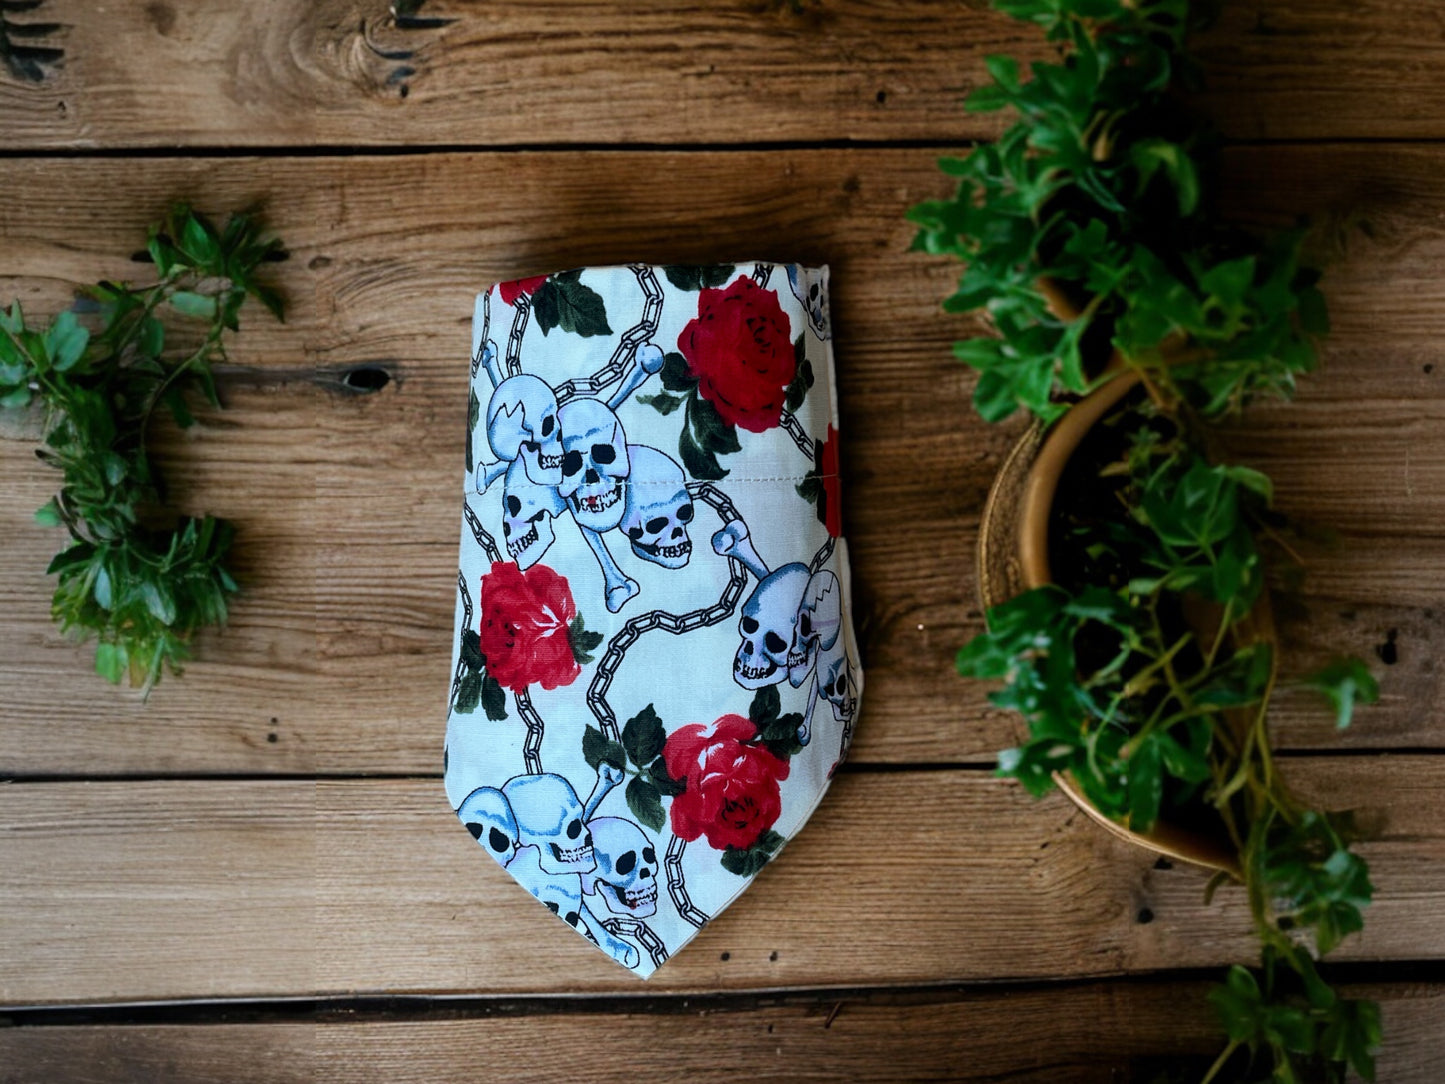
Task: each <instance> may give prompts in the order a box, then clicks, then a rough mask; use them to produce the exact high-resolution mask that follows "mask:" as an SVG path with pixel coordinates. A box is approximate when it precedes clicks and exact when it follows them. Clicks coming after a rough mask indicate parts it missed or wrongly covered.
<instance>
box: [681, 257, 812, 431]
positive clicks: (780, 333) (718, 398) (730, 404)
mask: <svg viewBox="0 0 1445 1084" xmlns="http://www.w3.org/2000/svg"><path fill="white" fill-rule="evenodd" d="M677 349H678V350H679V351H680V352H681V353H682V356H683V357H684V358H686V359H687V367H688V370H689V371H690V372H691V373H692V375H693V377H694V378H695V379H696V380H697V382H698V393H699V394H700V395H701V396H702V397H703V398H704V399H707V400H709V401H710V402H711V403H712V404H713V406H715V407H717V412H718V414H719V415H720V416H721V417H722V419H723V421H725V422H727V423H728V424H730V425H735V426H739V427H741V428H743V429H749V430H751V431H752V432H754V433H761V432H763V431H765V430H768V429H776V428H777V426H778V422H779V420H780V419H781V417H782V413H783V398H784V396H785V395H786V394H787V390H788V385H789V384H791V383H792V382H793V377H794V376H795V375H796V373H797V361H796V360H795V359H794V357H793V341H792V339H790V338H789V337H788V318H787V317H786V316H785V315H783V310H782V307H781V306H780V305H779V304H778V295H777V294H775V293H773V291H772V290H765V289H764V288H763V287H761V286H759V285H758V284H757V283H756V282H754V281H753V280H752V279H750V278H748V277H747V276H746V275H744V276H742V277H741V278H739V279H737V280H736V281H734V282H733V284H732V285H731V286H728V287H726V288H725V289H722V290H703V291H702V292H701V293H700V294H699V295H698V301H697V316H696V318H695V319H693V320H692V321H690V322H689V323H688V325H687V327H685V328H683V329H682V334H681V335H679V336H678V337H677Z"/></svg>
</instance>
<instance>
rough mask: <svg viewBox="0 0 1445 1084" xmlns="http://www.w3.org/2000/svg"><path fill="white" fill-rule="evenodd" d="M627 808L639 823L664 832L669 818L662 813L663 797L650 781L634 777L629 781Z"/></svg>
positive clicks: (655, 830)
mask: <svg viewBox="0 0 1445 1084" xmlns="http://www.w3.org/2000/svg"><path fill="white" fill-rule="evenodd" d="M627 808H628V809H630V810H631V811H632V815H633V816H634V817H636V818H637V823H639V824H641V825H644V826H646V827H648V828H651V829H652V830H653V831H654V832H660V831H662V826H663V825H664V824H666V823H667V818H666V816H665V815H664V813H663V811H662V795H661V794H660V793H659V792H658V789H657V787H655V786H654V785H653V784H652V783H651V782H650V781H649V780H646V779H643V778H641V777H640V776H634V777H633V778H632V779H629V780H628V781H627Z"/></svg>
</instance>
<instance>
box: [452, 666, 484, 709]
mask: <svg viewBox="0 0 1445 1084" xmlns="http://www.w3.org/2000/svg"><path fill="white" fill-rule="evenodd" d="M481 697H482V675H481V674H477V673H472V674H466V675H464V676H463V677H462V680H461V681H460V682H459V683H458V684H457V699H456V702H455V703H454V704H453V705H452V710H453V711H455V712H456V713H457V714H458V715H470V714H471V713H472V712H474V711H476V710H477V704H478V703H479V702H480V701H481Z"/></svg>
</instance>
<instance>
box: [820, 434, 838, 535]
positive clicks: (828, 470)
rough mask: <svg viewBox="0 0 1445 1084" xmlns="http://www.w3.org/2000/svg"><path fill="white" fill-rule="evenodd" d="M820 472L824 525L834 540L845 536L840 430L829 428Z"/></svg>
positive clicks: (821, 458)
mask: <svg viewBox="0 0 1445 1084" xmlns="http://www.w3.org/2000/svg"><path fill="white" fill-rule="evenodd" d="M818 472H819V473H820V474H821V475H822V476H823V500H824V501H825V502H826V503H825V506H824V508H823V515H824V520H823V522H824V524H825V525H826V526H827V528H828V533H829V534H830V535H832V536H833V537H834V538H838V537H840V536H841V535H842V534H843V480H842V479H841V478H839V477H838V430H836V429H834V428H833V427H832V426H831V425H830V426H828V439H827V440H826V441H824V442H823V454H822V455H821V456H820V457H819V458H818Z"/></svg>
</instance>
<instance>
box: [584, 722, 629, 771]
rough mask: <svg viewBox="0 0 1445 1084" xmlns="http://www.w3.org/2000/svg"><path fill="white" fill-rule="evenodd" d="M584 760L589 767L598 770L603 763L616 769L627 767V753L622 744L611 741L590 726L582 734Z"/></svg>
mask: <svg viewBox="0 0 1445 1084" xmlns="http://www.w3.org/2000/svg"><path fill="white" fill-rule="evenodd" d="M582 759H584V760H585V761H587V766H588V767H589V768H592V769H596V768H597V767H598V766H599V765H600V764H601V763H602V762H603V761H606V762H607V763H608V764H611V765H612V766H613V767H614V768H618V769H625V768H626V767H627V751H626V750H625V749H624V748H623V747H622V743H621V742H615V741H612V740H610V739H609V738H608V737H607V735H606V734H604V733H602V731H600V730H598V729H597V728H596V727H595V726H591V725H590V724H589V725H588V727H587V729H586V730H584V731H583V732H582Z"/></svg>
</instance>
